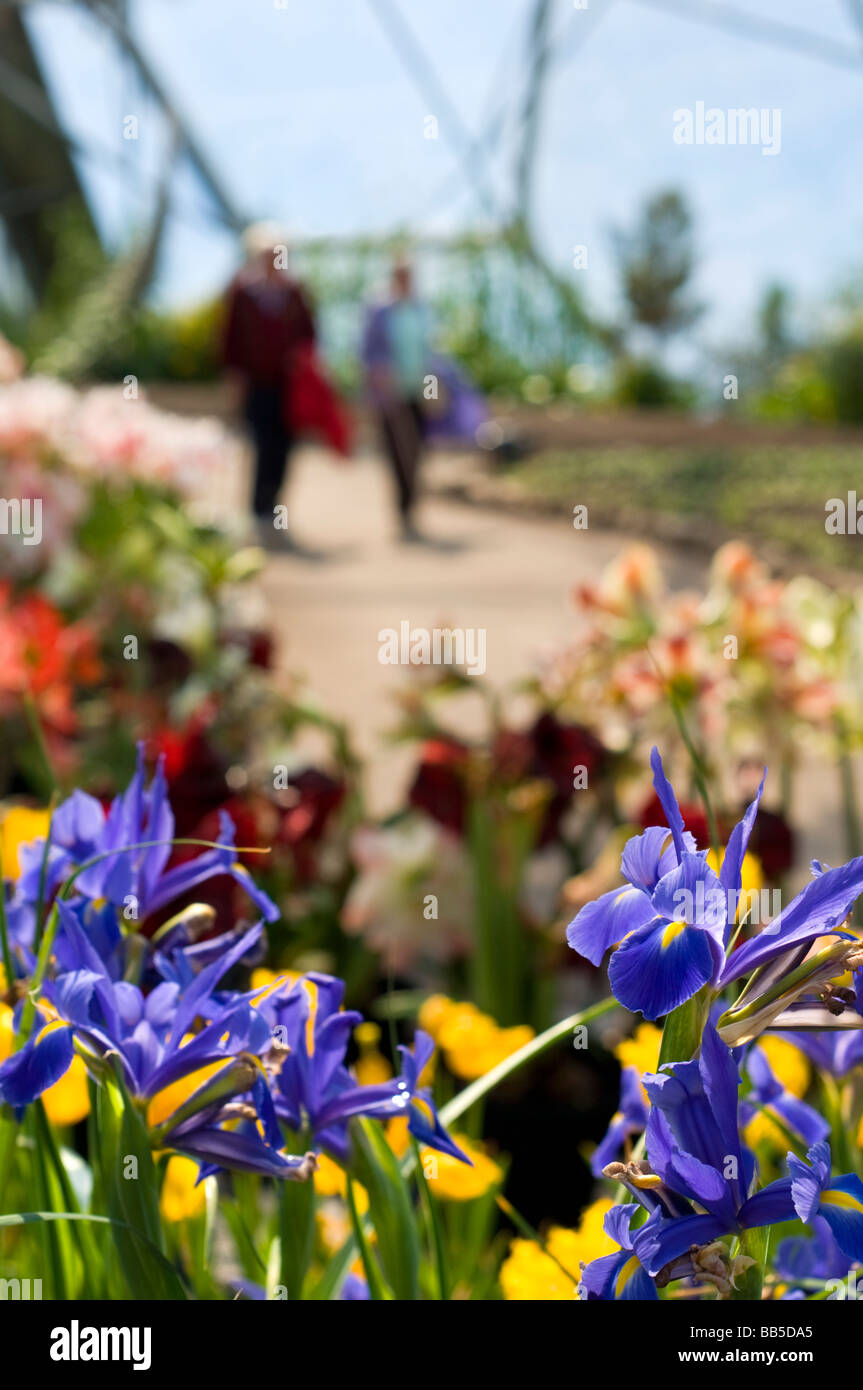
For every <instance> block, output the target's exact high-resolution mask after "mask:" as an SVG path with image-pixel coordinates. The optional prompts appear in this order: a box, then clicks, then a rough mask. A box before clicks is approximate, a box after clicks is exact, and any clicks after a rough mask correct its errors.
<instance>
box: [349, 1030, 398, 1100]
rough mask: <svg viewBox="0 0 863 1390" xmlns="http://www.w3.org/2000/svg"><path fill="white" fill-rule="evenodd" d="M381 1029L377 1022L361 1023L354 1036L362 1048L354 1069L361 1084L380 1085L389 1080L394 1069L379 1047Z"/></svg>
mask: <svg viewBox="0 0 863 1390" xmlns="http://www.w3.org/2000/svg"><path fill="white" fill-rule="evenodd" d="M380 1037H381V1030H380V1028H379V1027H378V1025H377V1024H376V1023H360V1024H359V1025H358V1027H356V1028H355V1029H354V1038H355V1039H356V1043H357V1046H358V1048H359V1050H360V1055H359V1057H358V1058H357V1061H356V1065H355V1066H354V1071H355V1073H356V1077H357V1081H359V1083H360V1085H361V1086H378V1085H381V1084H382V1083H383V1082H385V1081H389V1080H390V1078H391V1077H392V1074H393V1069H392V1067H391V1066H390V1064H389V1062H388V1061H387V1059H386V1057H385V1056H384V1055H383V1053H382V1052H381V1050H380V1048H379V1047H378V1043H379V1042H380Z"/></svg>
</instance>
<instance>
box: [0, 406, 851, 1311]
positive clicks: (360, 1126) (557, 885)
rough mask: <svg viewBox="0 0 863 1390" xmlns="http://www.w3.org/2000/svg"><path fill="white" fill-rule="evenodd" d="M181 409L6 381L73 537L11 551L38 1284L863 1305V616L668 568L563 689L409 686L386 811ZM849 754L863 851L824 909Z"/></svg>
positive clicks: (17, 1143) (15, 762)
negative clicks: (278, 626)
mask: <svg viewBox="0 0 863 1390" xmlns="http://www.w3.org/2000/svg"><path fill="white" fill-rule="evenodd" d="M139 408H140V413H139V414H137V415H136V414H134V412H133V413H132V415H131V418H132V419H133V420H134V421H135V428H134V431H132V430H130V428H129V423H128V422H129V419H130V413H129V409H128V403H126V404H124V406H123V408H122V409H118V404H117V396H116V393H115V395H114V396H111V395H110V393H105V392H102V391H99V392H93V393H84V394H81V395H79V394H76V393H74V392H70V391H69V390H68V389H67V388H61V387H58V386H56V384H54V383H50V382H27V383H17V384H14V385H12V386H9V387H6V388H2V389H0V453H2V455H3V457H4V460H5V462H6V463H7V464H8V471H7V472H5V473H4V479H5V478H11V479H12V480H13V482H12V484H8V483H6V482H4V486H5V487H6V488H7V492H9V493H12V492H13V488H14V490H15V491H14V494H13V495H15V496H17V497H18V498H19V500H21V502H22V503H23V501H24V500H26V499H29V501H30V503H31V504H33V503H35V501H36V500H37V499H38V500H39V501H40V502H41V512H42V520H43V535H42V541H41V543H40V544H38V545H25V544H24V543H23V541H24V538H23V537H22V536H5V537H3V550H2V553H0V565H2V569H0V573H2V581H0V656H2V660H0V719H2V726H3V733H4V739H3V760H2V765H0V777H2V787H0V792H2V802H0V836H2V868H3V880H4V883H3V892H2V895H0V965H2V975H0V1192H2V1194H3V1195H2V1199H0V1277H2V1278H9V1279H27V1278H39V1279H41V1280H42V1281H43V1285H44V1289H45V1295H46V1296H49V1297H52V1298H59V1299H71V1300H74V1299H80V1298H104V1297H111V1298H157V1299H163V1300H171V1301H174V1300H178V1301H179V1300H188V1299H208V1300H209V1299H217V1300H218V1299H222V1300H226V1299H232V1298H234V1297H236V1296H239V1297H241V1298H244V1299H258V1298H262V1299H263V1298H270V1299H273V1298H285V1297H286V1298H289V1299H295V1298H298V1297H299V1298H305V1299H314V1300H320V1299H366V1298H372V1299H382V1298H388V1297H396V1298H399V1299H408V1300H417V1299H423V1300H425V1299H445V1300H450V1299H462V1298H471V1299H483V1300H484V1299H499V1298H504V1299H575V1298H578V1299H580V1300H586V1301H592V1300H602V1301H609V1300H633V1299H634V1300H650V1301H653V1300H663V1301H667V1300H681V1299H685V1300H689V1301H692V1300H695V1301H705V1300H713V1299H716V1298H721V1299H749V1300H751V1299H762V1298H766V1299H769V1300H781V1299H795V1300H800V1299H812V1298H820V1299H823V1298H824V1297H825V1296H829V1295H830V1294H831V1290H833V1286H834V1284H835V1285H836V1287H841V1288H843V1289H846V1288H847V1287H849V1284H848V1280H849V1278H853V1277H856V1272H857V1270H858V1267H859V1265H860V1263H861V1262H863V1183H861V1177H860V1174H861V1169H863V1164H861V1141H863V1092H861V1088H860V1085H859V1076H860V1071H859V1068H860V1065H861V1062H863V1015H861V1013H860V1011H859V1009H858V1007H857V997H858V991H859V987H860V985H861V983H863V978H861V969H863V950H861V945H860V938H859V931H858V928H857V927H856V925H855V915H854V914H855V904H856V902H857V898H858V895H859V893H860V892H861V890H863V859H861V858H860V857H859V854H858V850H859V846H858V844H857V837H858V834H859V829H858V819H857V808H856V802H855V798H854V783H853V776H852V761H853V758H854V756H855V754H856V752H857V751H858V749H859V746H860V739H861V732H863V722H861V710H860V701H859V696H858V693H857V692H858V688H859V682H858V672H859V665H860V634H861V623H860V610H859V603H858V601H857V600H856V598H855V597H854V596H852V595H840V594H836V593H833V592H832V591H830V590H828V589H826V588H824V587H823V586H820V585H816V584H814V583H813V582H810V581H805V582H804V581H803V580H793V581H791V582H781V583H780V582H777V581H776V580H775V579H773V578H772V577H771V575H770V574H769V573H768V572H767V571H766V570H765V569H764V567H763V566H761V565H760V564H759V563H758V562H757V561H756V560H755V559H754V558H753V556H752V555H751V554H750V553H749V552H748V551H746V549H745V548H744V547H742V546H740V545H738V544H734V545H731V546H728V547H724V548H723V550H722V551H720V552H718V553H717V556H716V557H715V560H714V564H713V568H712V571H711V575H710V577H709V581H708V584H707V587H706V589H705V591H704V592H703V593H700V594H690V595H671V594H669V593H668V592H667V591H666V590H665V588H664V585H663V581H662V576H661V574H660V573H659V570H658V568H657V565H656V561H655V558H654V557H653V556H652V555H651V553H650V552H649V551H647V550H645V549H644V548H636V549H634V550H632V551H630V552H627V553H625V554H623V555H622V556H621V557H620V558H619V559H618V560H617V561H616V562H615V563H614V565H613V566H611V567H610V569H609V571H608V572H607V573H606V574H605V575H603V576H602V577H601V578H600V579H599V580H598V581H597V583H596V585H595V586H593V587H591V588H590V589H589V590H583V591H582V592H580V593H579V594H578V595H577V596H576V601H577V604H578V605H579V606H580V608H581V610H582V612H583V613H585V614H587V615H588V616H589V618H590V622H589V623H588V625H587V628H586V630H585V631H584V633H583V635H582V636H581V637H580V638H579V639H578V640H577V641H576V642H575V643H574V644H573V646H572V647H571V648H569V649H566V650H562V651H560V652H558V653H556V654H554V655H553V656H552V657H550V658H549V659H548V660H547V661H546V662H545V663H544V664H543V666H542V668H541V669H539V670H537V671H536V672H534V673H532V674H531V675H530V676H529V678H527V679H526V680H525V681H524V682H522V683H521V684H520V686H519V688H518V690H516V691H512V692H502V691H500V690H497V689H494V688H492V687H491V686H489V685H487V684H486V683H485V682H484V680H483V679H482V678H481V677H472V678H471V679H468V678H467V677H466V676H464V674H463V673H460V672H459V671H457V670H448V671H444V672H443V673H440V672H439V673H438V676H437V678H436V679H434V680H432V681H431V682H429V681H426V680H424V679H417V680H415V682H414V683H413V684H412V685H411V686H410V687H409V688H408V689H406V690H405V692H404V698H403V702H402V718H401V721H400V724H399V727H398V729H397V730H396V731H395V732H396V734H397V736H398V737H400V738H401V739H403V740H408V741H410V742H411V744H412V745H413V746H414V748H415V750H416V760H415V770H414V775H413V777H412V780H411V784H410V787H409V790H408V793H407V796H406V800H405V805H404V807H403V808H402V809H401V810H400V811H399V812H398V814H397V815H395V816H392V817H390V818H389V819H388V820H387V821H385V822H377V821H375V820H374V819H373V818H372V817H371V816H370V815H369V814H368V812H367V810H366V808H365V806H364V803H363V796H362V792H363V776H362V774H363V769H362V767H361V766H360V764H359V762H358V760H357V758H356V756H355V754H354V751H353V749H352V746H351V740H350V731H349V730H345V729H344V728H342V727H340V726H339V725H337V724H336V723H334V722H333V721H331V720H329V719H328V718H327V717H326V715H325V714H324V713H322V712H321V711H320V710H318V709H316V708H315V707H314V706H313V705H312V704H311V702H310V701H309V700H308V699H307V698H306V697H305V695H304V693H303V692H302V690H300V689H294V690H292V691H290V692H289V693H285V692H284V691H283V690H279V689H278V688H277V687H276V685H275V683H274V681H273V679H272V676H271V673H270V671H269V666H270V664H271V650H272V642H271V637H270V634H269V632H268V631H267V629H266V625H265V623H264V622H262V620H261V615H260V610H259V608H258V607H257V591H256V587H255V574H256V572H257V569H258V567H259V566H260V565H261V564H262V562H263V557H262V556H261V554H260V552H259V551H257V550H256V549H255V548H253V547H247V546H245V545H244V544H243V542H242V538H241V537H239V536H236V535H231V534H229V533H228V532H226V531H225V530H224V529H223V528H222V527H221V526H220V525H218V524H217V523H216V522H214V521H213V519H212V518H210V519H206V518H204V517H203V515H202V514H201V513H200V512H199V511H198V510H197V509H196V502H195V497H196V495H197V493H198V492H199V490H200V478H201V474H202V472H203V474H204V476H205V477H207V478H212V475H213V471H214V470H217V469H219V468H220V467H222V466H223V465H222V463H221V462H220V460H221V458H222V451H223V449H224V448H225V447H226V445H225V441H224V440H223V439H222V438H221V436H219V435H218V433H217V432H214V429H213V428H211V427H210V426H206V425H196V426H192V427H181V426H179V425H176V424H175V423H174V422H171V421H169V420H167V419H166V418H165V417H162V416H161V415H160V414H159V413H158V412H155V411H151V410H150V408H149V407H146V406H145V404H144V403H143V402H135V405H134V411H139ZM22 514H23V513H22ZM30 514H31V516H33V515H35V513H34V512H33V511H32V508H31V513H30ZM466 699H469V700H472V701H474V702H476V701H479V702H480V704H481V706H482V717H481V718H480V719H478V720H477V719H472V720H471V721H470V725H469V726H470V727H471V728H472V729H473V730H474V733H473V734H472V735H471V736H470V737H468V736H467V735H466V734H465V733H464V731H463V730H464V727H467V724H466V722H465V721H464V719H463V718H462V715H463V703H462V702H463V701H465V700H466ZM657 747H658V748H660V749H661V750H662V757H660V754H659V752H658V751H657ZM804 752H805V753H806V754H807V755H808V756H810V757H812V756H815V757H817V758H819V759H820V760H821V762H822V764H823V766H824V767H825V768H826V769H827V772H828V774H829V775H830V776H832V777H834V778H835V783H834V784H835V788H836V798H837V801H838V802H841V804H842V809H843V813H844V824H845V835H846V844H845V845H844V846H841V847H837V846H836V845H832V844H825V845H824V847H823V848H824V854H825V856H826V859H825V861H824V862H823V863H822V862H820V861H818V862H816V863H815V864H814V865H813V872H812V875H811V876H810V878H809V880H808V882H806V885H805V886H804V887H803V888H802V890H801V891H800V892H799V893H797V894H796V895H794V894H792V892H791V884H792V883H796V882H797V881H798V880H799V878H800V866H799V864H798V863H797V862H796V858H795V854H796V850H795V843H796V840H795V827H794V825H793V806H794V798H793V792H794V787H795V779H797V778H799V776H800V764H801V755H802V753H804ZM765 762H769V764H770V776H769V778H768V779H767V780H766V781H763V780H762V778H763V768H764V764H765ZM672 784H673V785H674V786H676V787H677V788H678V789H679V790H680V791H681V792H682V793H683V795H682V797H681V800H680V802H678V798H677V796H676V794H675V792H674V790H673V789H672ZM762 798H763V800H764V803H765V804H764V805H763V806H762V804H761V803H762ZM843 859H847V862H846V863H841V861H842V860H843ZM827 860H829V861H830V864H836V863H837V862H840V863H841V867H838V868H837V867H829V866H828V864H827ZM570 918H571V919H572V920H571V922H570V923H569V926H567V922H568V921H569V919H570ZM831 1281H832V1283H831ZM834 1292H835V1290H834Z"/></svg>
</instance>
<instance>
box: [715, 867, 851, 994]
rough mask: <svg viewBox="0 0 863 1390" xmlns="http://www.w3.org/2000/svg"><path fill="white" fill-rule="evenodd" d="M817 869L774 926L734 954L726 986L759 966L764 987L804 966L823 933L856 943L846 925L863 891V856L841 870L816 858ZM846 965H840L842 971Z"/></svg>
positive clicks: (728, 965)
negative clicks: (797, 967) (803, 962)
mask: <svg viewBox="0 0 863 1390" xmlns="http://www.w3.org/2000/svg"><path fill="white" fill-rule="evenodd" d="M812 871H813V873H814V875H815V877H814V878H813V879H812V880H811V881H810V882H809V883H807V885H806V887H805V888H804V889H802V891H801V892H800V893H798V894H797V897H796V898H794V899H793V900H792V901H791V902H790V903H789V904H788V906H787V907H784V908H783V909H782V911H781V912H780V913H779V915H778V916H777V917H774V919H773V921H772V922H771V923H770V925H769V926H768V927H766V928H764V930H762V931H760V932H759V933H758V934H757V935H756V936H753V937H750V939H749V940H748V941H744V942H743V944H742V945H741V946H739V947H738V948H737V950H736V951H733V952H732V954H731V955H730V956H729V958H728V960H727V962H726V964H725V966H724V968H723V970H722V972H721V974H720V977H719V981H718V983H719V987H720V988H724V987H725V986H726V985H728V984H731V982H732V981H733V980H739V979H740V978H741V976H743V975H750V974H752V972H753V971H755V970H759V971H762V972H763V973H762V977H761V981H760V987H761V988H762V989H763V988H764V986H765V985H766V984H768V983H771V982H772V981H773V979H775V978H778V977H779V976H780V975H781V974H785V973H786V972H787V971H788V970H790V969H793V968H794V967H795V966H796V965H797V964H799V963H800V962H801V961H802V960H803V959H804V957H805V956H806V954H807V952H808V951H809V949H810V947H811V946H812V943H813V942H814V941H816V940H817V939H818V937H820V936H830V935H835V936H836V937H837V938H839V939H841V938H843V937H846V938H847V939H848V940H849V941H851V942H852V943H853V942H854V937H853V936H852V935H851V933H847V932H842V930H841V928H842V925H843V923H844V922H846V921H847V919H848V918H849V917H850V915H851V912H852V911H853V908H854V904H855V903H856V901H857V899H858V898H859V896H860V894H861V892H863V855H860V856H858V857H857V858H856V859H849V861H848V863H847V864H842V865H841V866H840V867H839V868H838V869H830V868H824V867H823V866H822V865H821V864H820V863H819V862H818V860H813V862H812ZM841 969H842V967H841V966H837V969H836V973H840V972H841Z"/></svg>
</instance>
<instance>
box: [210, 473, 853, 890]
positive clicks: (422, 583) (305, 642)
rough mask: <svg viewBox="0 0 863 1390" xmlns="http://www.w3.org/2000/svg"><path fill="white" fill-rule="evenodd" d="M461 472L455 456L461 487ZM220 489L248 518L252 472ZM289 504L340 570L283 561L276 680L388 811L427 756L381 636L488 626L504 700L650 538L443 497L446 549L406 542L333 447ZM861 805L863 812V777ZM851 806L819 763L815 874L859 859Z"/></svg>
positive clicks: (493, 674) (809, 773) (811, 794)
mask: <svg viewBox="0 0 863 1390" xmlns="http://www.w3.org/2000/svg"><path fill="white" fill-rule="evenodd" d="M434 466H435V465H434V461H433V462H432V467H433V468H434ZM452 468H453V463H452V460H448V461H447V463H446V470H447V473H448V475H449V476H451V474H452ZM219 491H220V494H221V495H219V496H217V497H215V496H214V497H212V498H211V502H212V504H213V505H214V506H215V508H216V509H217V510H219V511H225V510H228V511H230V512H232V513H235V514H236V513H237V512H240V513H242V511H243V510H244V507H245V496H246V488H245V479H244V478H243V476H242V474H241V472H238V473H237V474H236V475H235V476H234V478H233V481H232V482H231V483H229V484H228V485H227V487H226V488H222V489H220V490H219ZM283 500H285V501H286V502H287V505H288V509H289V516H290V529H291V533H292V534H293V535H294V536H295V537H296V538H297V540H299V541H301V542H303V543H305V544H307V545H308V546H310V547H314V548H316V549H320V550H321V551H323V552H324V555H325V558H324V559H322V560H321V561H319V562H312V561H309V560H303V559H299V558H296V557H294V556H292V555H290V554H286V555H272V556H270V558H269V560H268V563H267V566H266V570H265V572H264V575H263V578H262V590H263V598H264V603H265V609H266V612H265V618H266V621H267V622H268V623H269V624H270V625H271V627H272V628H273V630H274V632H275V635H276V639H277V644H278V645H277V657H276V660H277V668H276V679H277V680H280V681H281V682H283V683H284V684H285V686H286V687H287V686H288V685H289V684H290V683H291V678H292V677H294V676H301V677H303V678H305V681H306V687H307V689H308V690H309V691H310V692H311V693H312V694H313V695H314V696H315V697H316V698H317V700H318V701H319V702H320V705H321V707H322V708H323V709H324V710H325V711H328V712H329V713H331V714H332V715H334V716H335V717H337V718H339V719H341V720H344V721H345V722H346V723H347V724H348V725H349V726H350V729H351V732H352V736H353V740H354V745H355V747H356V749H357V751H358V752H359V753H360V754H361V755H362V756H363V758H364V759H365V760H366V771H367V781H366V786H365V790H366V795H367V798H368V802H369V805H370V807H371V809H372V810H373V811H374V812H376V813H380V814H384V813H387V812H389V811H392V810H394V809H396V808H397V807H398V806H400V805H402V804H403V801H404V790H405V786H406V782H407V779H408V777H409V774H410V768H411V766H412V760H413V756H414V754H413V752H412V751H411V750H410V749H409V748H407V747H405V746H393V745H391V744H387V742H386V737H387V734H388V732H389V731H391V730H392V728H393V726H394V724H395V723H396V721H397V719H398V715H399V705H398V695H399V692H401V691H404V689H405V688H406V686H407V685H408V682H409V680H410V676H411V671H410V668H403V667H395V666H387V665H382V664H381V663H380V662H379V660H378V652H379V641H378V633H379V632H380V631H381V629H383V628H393V629H395V630H396V631H398V630H399V625H400V623H401V622H402V621H405V620H406V621H407V622H409V623H410V624H411V626H412V627H427V628H434V627H445V626H451V627H461V628H469V627H473V628H484V629H485V631H486V634H487V636H486V643H487V666H488V670H487V676H488V679H489V680H490V681H491V682H493V683H494V684H495V686H497V687H498V688H502V687H503V686H505V685H507V684H508V683H509V682H511V681H513V680H517V679H519V678H521V677H524V676H525V675H528V674H529V673H530V672H531V670H532V669H533V668H534V666H535V664H536V662H537V659H538V658H539V657H540V656H541V654H542V652H543V650H547V649H549V648H553V647H555V646H558V645H559V644H561V643H565V642H567V641H570V640H571V639H572V638H573V636H574V635H575V634H576V633H577V632H578V629H579V622H580V619H579V616H578V614H577V613H576V612H575V609H574V607H573V605H572V603H571V599H570V596H571V593H572V590H573V588H574V586H575V585H576V584H578V583H580V582H583V581H585V580H590V579H595V578H596V577H597V575H598V574H599V572H600V570H601V569H602V568H603V566H604V565H605V564H606V563H607V562H608V561H609V560H610V559H612V558H613V557H614V556H615V555H616V554H617V553H618V552H619V550H620V549H621V547H622V546H623V545H626V544H628V543H631V542H632V540H633V539H634V538H633V537H632V536H631V535H621V534H617V533H614V532H611V531H607V530H602V531H600V530H596V531H590V530H588V531H586V532H585V531H576V530H574V529H573V528H572V526H571V525H570V524H569V522H568V519H567V518H563V517H562V518H560V519H557V518H553V517H540V518H536V517H518V516H516V515H513V514H512V513H511V512H504V511H485V510H483V509H482V508H477V507H470V506H464V505H460V504H458V503H457V502H450V501H445V500H443V499H442V498H440V497H435V496H434V495H430V496H429V497H427V499H426V500H425V501H424V502H423V505H422V509H421V516H420V520H421V525H422V528H423V530H424V532H426V533H427V534H428V535H429V536H430V537H432V538H435V539H436V540H437V541H439V542H440V548H435V547H434V546H425V545H424V546H405V545H402V544H400V543H399V542H398V541H397V539H396V534H397V527H396V524H395V520H394V515H393V510H392V501H391V495H390V486H389V478H388V476H387V474H386V472H385V470H384V465H383V464H382V462H381V461H380V460H379V459H377V458H376V457H374V456H372V455H370V454H361V455H360V456H359V457H358V458H357V459H356V460H355V461H354V462H353V463H352V464H340V463H336V462H334V461H333V459H332V456H331V455H330V454H328V453H326V452H324V451H323V450H319V449H315V448H303V449H300V450H299V451H298V452H297V454H296V456H295V458H294V460H293V465H292V472H291V477H290V480H289V483H288V486H287V489H286V491H285V493H284V494H283ZM578 500H579V499H578V498H574V499H573V502H574V503H575V502H577V501H578ZM643 539H645V540H647V541H650V542H651V543H653V542H652V538H651V537H650V536H645V537H644V538H643ZM444 547H447V548H444ZM654 548H655V549H656V551H657V553H658V554H659V557H660V561H661V563H662V565H663V567H664V570H665V573H666V575H667V577H668V580H669V583H670V584H671V586H672V587H674V588H679V587H688V586H695V587H699V586H700V584H701V583H702V581H703V578H704V572H705V568H706V561H705V559H704V558H702V557H701V556H700V555H699V554H698V553H697V552H691V551H688V552H686V553H685V554H680V553H676V552H675V551H673V550H672V549H670V548H669V547H668V546H663V545H660V544H654ZM479 703H480V702H479V701H478V700H476V698H475V697H474V698H473V699H471V698H469V697H467V698H465V699H464V700H463V701H462V703H461V705H460V706H459V707H458V708H457V709H455V708H454V707H453V708H454V713H455V715H456V716H457V718H458V720H459V727H461V728H464V729H465V730H468V731H470V730H471V729H472V728H474V727H476V724H477V716H478V713H479ZM858 771H859V769H858ZM858 794H859V795H860V797H861V802H863V778H861V777H858ZM838 796H839V788H838V774H836V773H835V772H834V770H833V769H832V768H830V767H825V766H823V765H821V764H820V763H818V762H816V761H815V760H814V759H812V758H811V757H809V758H805V759H804V761H803V767H802V770H801V773H800V775H799V776H798V783H797V797H796V800H797V805H796V807H795V817H794V819H795V823H796V825H797V826H798V827H799V828H800V829H801V831H802V836H801V841H802V842H801V845H800V853H799V855H798V863H799V866H800V868H801V870H802V874H803V876H805V867H804V866H805V865H806V864H807V863H808V860H809V858H810V857H812V856H813V855H818V856H823V857H824V858H826V859H828V860H829V861H831V862H833V863H837V862H841V861H842V860H843V859H844V857H845V854H844V846H843V841H842V836H841V822H840V816H839V800H838Z"/></svg>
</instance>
